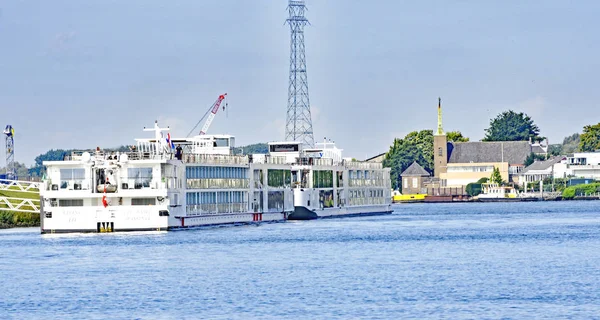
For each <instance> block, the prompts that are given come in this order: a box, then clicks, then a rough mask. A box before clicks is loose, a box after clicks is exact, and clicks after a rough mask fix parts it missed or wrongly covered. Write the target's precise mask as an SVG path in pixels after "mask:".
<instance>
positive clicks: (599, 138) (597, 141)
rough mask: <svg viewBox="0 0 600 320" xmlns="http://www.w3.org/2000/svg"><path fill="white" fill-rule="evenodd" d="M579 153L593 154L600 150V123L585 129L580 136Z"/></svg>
mask: <svg viewBox="0 0 600 320" xmlns="http://www.w3.org/2000/svg"><path fill="white" fill-rule="evenodd" d="M580 139H581V141H579V151H581V152H592V151H596V150H600V123H598V124H595V125H589V126H585V127H583V134H581V136H580Z"/></svg>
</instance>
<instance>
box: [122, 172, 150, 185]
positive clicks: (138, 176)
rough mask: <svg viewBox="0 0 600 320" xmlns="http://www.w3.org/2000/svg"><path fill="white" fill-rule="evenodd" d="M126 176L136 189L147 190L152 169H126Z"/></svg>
mask: <svg viewBox="0 0 600 320" xmlns="http://www.w3.org/2000/svg"><path fill="white" fill-rule="evenodd" d="M127 176H128V177H129V179H130V180H133V181H132V182H133V185H134V186H135V188H136V189H140V188H142V187H143V188H149V187H150V181H152V168H128V169H127Z"/></svg>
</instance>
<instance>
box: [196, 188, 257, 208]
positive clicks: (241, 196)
mask: <svg viewBox="0 0 600 320" xmlns="http://www.w3.org/2000/svg"><path fill="white" fill-rule="evenodd" d="M246 200H247V192H244V191H218V192H188V193H186V204H188V205H196V204H206V203H210V204H214V203H241V202H245V201H246Z"/></svg>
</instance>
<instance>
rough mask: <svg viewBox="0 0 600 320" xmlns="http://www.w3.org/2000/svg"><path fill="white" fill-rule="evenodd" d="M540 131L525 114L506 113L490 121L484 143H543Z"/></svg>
mask: <svg viewBox="0 0 600 320" xmlns="http://www.w3.org/2000/svg"><path fill="white" fill-rule="evenodd" d="M539 133H540V129H539V128H538V126H537V125H536V124H534V123H533V120H532V119H531V118H530V117H529V116H528V115H526V114H524V113H523V112H520V113H516V112H514V111H512V110H509V111H504V112H502V113H501V114H499V115H498V116H496V118H494V119H492V120H491V121H490V127H489V128H487V129H485V138H483V141H527V140H529V138H531V139H532V140H534V141H541V140H543V139H544V138H542V137H540V135H539Z"/></svg>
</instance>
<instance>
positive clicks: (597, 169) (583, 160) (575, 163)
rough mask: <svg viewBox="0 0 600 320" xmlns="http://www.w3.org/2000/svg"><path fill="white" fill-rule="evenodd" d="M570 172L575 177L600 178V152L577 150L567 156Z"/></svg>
mask: <svg viewBox="0 0 600 320" xmlns="http://www.w3.org/2000/svg"><path fill="white" fill-rule="evenodd" d="M567 165H568V168H569V170H570V172H569V173H570V174H571V175H572V176H574V177H576V178H588V179H596V180H600V152H598V151H597V152H578V153H575V154H573V156H572V157H568V158H567Z"/></svg>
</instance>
